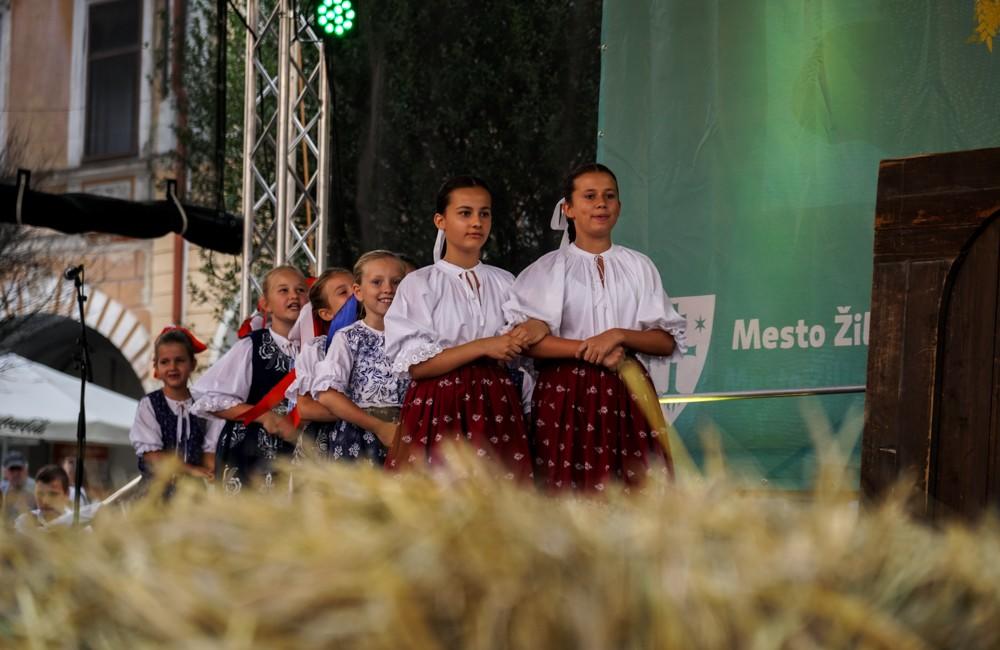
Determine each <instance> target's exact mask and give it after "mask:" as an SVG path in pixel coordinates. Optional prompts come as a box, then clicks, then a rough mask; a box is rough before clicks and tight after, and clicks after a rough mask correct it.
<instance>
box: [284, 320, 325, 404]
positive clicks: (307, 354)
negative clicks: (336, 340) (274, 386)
mask: <svg viewBox="0 0 1000 650" xmlns="http://www.w3.org/2000/svg"><path fill="white" fill-rule="evenodd" d="M325 353H326V335H325V334H323V335H321V336H316V337H314V338H313V339H312V340H311V341H308V342H307V343H305V344H303V345H302V349H301V350H299V354H298V356H296V357H295V381H293V382H292V384H291V386H289V387H288V390H286V391H285V397H286V398H288V400H289V402H291V403H292V404H294V403H295V401H296V400H297V399H298V397H299V395H308V394H310V393H311V392H312V390H313V381H315V379H316V367H317V366H318V365H319V363H320V362H321V361H322V360H323V356H324V354H325Z"/></svg>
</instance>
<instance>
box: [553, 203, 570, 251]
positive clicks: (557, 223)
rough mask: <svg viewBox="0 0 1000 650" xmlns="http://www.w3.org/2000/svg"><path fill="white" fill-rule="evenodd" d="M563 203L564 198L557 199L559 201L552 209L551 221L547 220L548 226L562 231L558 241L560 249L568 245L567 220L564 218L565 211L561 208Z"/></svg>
mask: <svg viewBox="0 0 1000 650" xmlns="http://www.w3.org/2000/svg"><path fill="white" fill-rule="evenodd" d="M565 203H566V199H559V203H556V207H555V209H554V210H553V211H552V221H550V222H549V228H551V229H552V230H561V231H563V236H562V241H560V242H559V248H560V249H563V248H566V247H567V246H569V220H568V219H566V213H565V212H563V209H562V208H563V205H564V204H565Z"/></svg>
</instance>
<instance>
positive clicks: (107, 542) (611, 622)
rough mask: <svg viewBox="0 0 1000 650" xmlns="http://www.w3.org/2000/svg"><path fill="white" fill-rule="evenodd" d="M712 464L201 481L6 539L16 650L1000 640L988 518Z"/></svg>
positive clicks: (454, 463) (313, 473)
mask: <svg viewBox="0 0 1000 650" xmlns="http://www.w3.org/2000/svg"><path fill="white" fill-rule="evenodd" d="M817 436H818V444H819V445H820V448H821V450H822V451H823V453H824V454H826V455H827V456H828V457H829V456H831V455H832V456H836V449H837V445H836V444H835V442H834V440H835V439H834V438H833V437H832V436H829V435H826V434H825V433H823V432H822V431H819V433H818V434H817ZM709 465H710V466H711V467H713V468H714V469H712V470H711V471H709V472H708V473H706V474H705V475H693V474H691V473H690V472H688V473H685V474H684V475H682V476H681V477H680V479H679V480H678V482H677V483H676V484H675V485H672V486H668V485H663V484H655V483H654V484H650V485H649V486H648V489H647V490H646V491H645V492H644V493H643V494H638V495H636V494H632V495H625V494H623V493H622V492H621V491H618V490H609V491H608V492H607V493H605V494H602V495H601V496H600V497H599V498H591V499H570V498H552V497H546V496H543V495H540V494H537V493H535V492H533V491H530V490H526V489H521V488H517V487H516V486H512V485H508V484H507V482H505V481H500V480H496V479H494V478H492V477H491V476H490V473H489V471H488V468H486V467H484V466H482V465H480V464H478V463H477V461H476V459H474V458H470V457H469V456H467V455H466V454H463V453H461V450H452V453H451V454H450V456H449V469H448V470H447V471H445V472H442V473H439V474H437V475H433V476H431V475H423V474H418V473H413V474H407V475H401V476H390V475H387V474H385V473H382V472H381V471H377V470H369V469H365V468H359V467H351V466H345V465H340V464H335V465H325V466H319V467H317V466H309V467H305V468H299V469H297V470H296V471H297V473H296V490H295V494H294V497H292V498H289V496H288V495H287V494H279V493H273V494H271V495H244V496H243V497H241V498H235V499H234V498H226V497H224V496H223V495H221V494H218V493H209V494H206V493H205V491H204V490H203V489H201V487H200V486H198V485H195V484H188V483H185V484H182V485H180V486H179V489H178V492H177V494H176V496H175V497H174V498H173V499H172V500H171V501H170V502H169V503H168V504H166V505H163V504H161V503H158V502H156V501H154V500H148V501H145V502H142V503H139V504H137V505H135V506H134V507H132V508H131V510H130V511H129V512H128V513H127V514H124V513H121V512H117V511H108V512H104V513H102V516H101V517H100V518H99V519H98V520H96V521H95V523H94V526H93V531H92V532H91V533H77V534H74V531H64V532H62V533H59V534H48V535H36V536H33V537H21V536H16V535H13V534H12V533H2V534H0V562H2V566H3V567H4V571H3V576H4V581H3V583H4V585H3V586H4V588H3V590H2V592H0V646H3V647H28V648H59V647H66V648H150V647H157V648H185V649H197V648H240V649H242V648H308V647H342V648H420V649H424V648H465V647H469V648H595V649H596V648H646V647H656V648H820V647H823V648H830V647H859V648H894V649H895V648H937V647H946V646H947V647H982V648H987V647H1000V625H998V624H997V615H998V614H1000V530H998V527H997V526H996V524H995V522H993V521H992V520H990V521H986V522H984V523H982V524H981V525H979V526H978V527H976V528H975V529H967V528H961V527H948V528H943V529H932V528H929V527H927V526H924V525H922V524H919V523H916V522H914V521H912V520H911V519H910V518H908V517H907V516H906V515H905V514H904V513H903V510H902V508H901V506H900V504H898V503H888V504H885V505H884V506H882V507H880V508H877V509H872V510H871V511H860V512H859V510H858V508H857V505H856V504H855V503H854V502H853V495H851V493H849V492H845V490H844V485H845V482H844V481H845V478H844V472H843V464H842V463H841V464H840V465H837V464H836V463H827V465H825V466H824V470H823V471H822V472H821V475H820V476H819V477H818V481H817V485H818V487H817V491H816V493H815V494H814V498H812V499H809V500H803V499H789V498H785V497H782V496H780V495H769V494H760V493H756V494H755V493H748V492H746V491H744V490H741V489H740V486H739V485H737V484H735V483H734V482H732V481H731V480H730V479H727V478H726V476H725V472H724V470H723V469H721V462H720V459H718V458H717V459H715V460H714V461H712V462H711V463H709Z"/></svg>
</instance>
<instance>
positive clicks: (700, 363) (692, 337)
mask: <svg viewBox="0 0 1000 650" xmlns="http://www.w3.org/2000/svg"><path fill="white" fill-rule="evenodd" d="M672 300H673V303H674V309H676V310H677V312H678V313H679V314H680V315H681V316H683V317H684V318H686V319H687V352H686V353H685V354H684V357H683V358H682V359H681V360H680V361H678V362H675V363H671V364H670V366H669V369H670V374H669V376H668V378H667V383H666V386H667V388H666V391H665V392H664V393H663V395H690V394H692V393H694V392H695V388H696V387H697V386H698V379H699V378H700V377H701V371H702V370H704V369H705V359H707V358H708V346H709V344H711V342H712V325H713V323H714V321H715V295H714V294H713V295H709V296H687V297H684V298H673V299H672ZM685 406H687V404H665V405H664V406H663V414H664V415H665V416H666V418H667V421H669V422H670V423H671V424H673V422H674V420H676V419H677V416H679V415H680V414H681V411H683V410H684V407H685Z"/></svg>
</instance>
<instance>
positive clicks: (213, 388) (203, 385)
mask: <svg viewBox="0 0 1000 650" xmlns="http://www.w3.org/2000/svg"><path fill="white" fill-rule="evenodd" d="M271 338H272V339H273V340H274V344H275V345H276V346H278V349H279V350H281V351H282V352H284V353H285V354H286V355H288V356H289V357H291V358H292V359H294V358H295V357H296V355H297V353H298V346H296V345H295V344H294V343H293V342H291V341H289V340H288V339H287V338H285V337H284V336H282V335H280V334H278V333H277V332H275V331H274V330H273V329H272V330H271ZM252 361H253V341H251V340H250V337H245V338H242V339H240V340H239V341H237V342H236V343H235V344H234V345H233V347H231V348H229V351H228V352H226V353H225V354H224V355H223V356H222V358H221V359H219V360H218V361H216V362H215V363H214V364H212V367H211V368H209V369H208V370H207V371H206V372H205V374H203V375H202V376H201V377H199V378H198V380H197V381H195V382H194V385H193V386H192V387H191V392H192V393H193V394H194V395H195V403H194V406H192V408H191V411H192V412H193V413H194V414H195V415H201V416H206V415H211V414H212V413H216V412H218V411H224V410H226V409H228V408H232V407H233V406H236V405H237V404H243V403H245V402H246V401H247V397H249V395H250V384H251V381H252V379H253V366H252ZM296 374H298V373H296Z"/></svg>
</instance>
